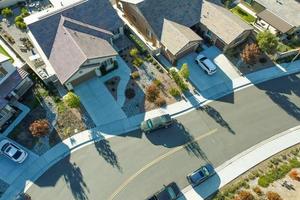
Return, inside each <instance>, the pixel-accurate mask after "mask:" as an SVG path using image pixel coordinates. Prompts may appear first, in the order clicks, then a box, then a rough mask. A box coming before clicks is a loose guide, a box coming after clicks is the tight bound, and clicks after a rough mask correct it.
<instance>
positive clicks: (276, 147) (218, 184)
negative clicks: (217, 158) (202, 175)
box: [179, 126, 300, 200]
mask: <svg viewBox="0 0 300 200" xmlns="http://www.w3.org/2000/svg"><path fill="white" fill-rule="evenodd" d="M298 143H300V126H297V127H294V128H291V129H289V130H287V131H285V132H283V133H280V134H278V135H275V136H274V137H272V138H269V139H268V140H265V141H263V142H261V143H259V144H257V145H255V146H253V147H251V148H250V149H248V150H246V151H244V152H242V153H241V154H238V155H237V156H235V157H233V158H232V159H231V160H228V161H227V162H225V163H224V164H223V165H221V166H220V167H218V168H217V169H216V175H214V176H213V177H211V178H210V179H208V180H207V181H205V182H204V183H203V184H201V185H199V186H197V187H196V188H192V187H191V186H188V187H187V188H185V189H183V190H182V193H183V196H182V197H180V198H179V200H184V199H187V200H203V199H205V198H207V197H209V196H211V195H212V194H214V193H215V192H216V191H217V190H218V189H220V188H222V187H223V186H225V185H226V184H228V183H230V182H231V181H232V180H234V179H235V178H237V177H238V176H240V175H242V174H243V173H245V172H246V171H248V170H249V169H251V168H253V167H254V166H256V165H257V164H259V163H261V162H262V161H264V160H266V159H268V158H270V157H271V156H273V155H275V154H277V153H279V152H281V151H283V150H285V149H287V148H289V147H291V146H294V145H296V144H298Z"/></svg>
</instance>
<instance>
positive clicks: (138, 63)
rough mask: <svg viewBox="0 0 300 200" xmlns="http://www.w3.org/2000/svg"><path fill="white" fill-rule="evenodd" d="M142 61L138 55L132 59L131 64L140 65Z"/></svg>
mask: <svg viewBox="0 0 300 200" xmlns="http://www.w3.org/2000/svg"><path fill="white" fill-rule="evenodd" d="M143 63H144V61H143V59H141V58H140V57H136V58H135V59H134V60H133V61H132V64H133V65H134V66H136V67H140V66H141V65H142V64H143Z"/></svg>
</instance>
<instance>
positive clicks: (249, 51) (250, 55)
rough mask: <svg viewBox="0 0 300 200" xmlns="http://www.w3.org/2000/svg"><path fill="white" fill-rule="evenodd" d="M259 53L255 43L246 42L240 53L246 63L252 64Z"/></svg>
mask: <svg viewBox="0 0 300 200" xmlns="http://www.w3.org/2000/svg"><path fill="white" fill-rule="evenodd" d="M260 54H261V52H260V50H259V47H258V46H257V44H255V43H252V44H247V45H246V46H245V48H244V49H243V51H242V53H241V54H240V55H241V58H242V60H243V61H244V62H245V63H247V64H251V65H252V64H254V63H255V61H256V60H257V58H258V56H259V55H260Z"/></svg>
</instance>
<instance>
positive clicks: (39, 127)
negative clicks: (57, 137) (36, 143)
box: [29, 119, 50, 137]
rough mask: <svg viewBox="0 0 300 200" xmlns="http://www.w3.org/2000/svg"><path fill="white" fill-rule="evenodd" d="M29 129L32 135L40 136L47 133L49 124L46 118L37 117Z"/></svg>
mask: <svg viewBox="0 0 300 200" xmlns="http://www.w3.org/2000/svg"><path fill="white" fill-rule="evenodd" d="M29 130H30V132H31V134H32V135H33V136H34V137H42V136H45V135H47V134H48V133H49V130H50V124H49V122H48V120H46V119H39V120H35V121H34V122H32V123H31V124H30V126H29Z"/></svg>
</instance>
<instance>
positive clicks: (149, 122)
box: [146, 119, 153, 128]
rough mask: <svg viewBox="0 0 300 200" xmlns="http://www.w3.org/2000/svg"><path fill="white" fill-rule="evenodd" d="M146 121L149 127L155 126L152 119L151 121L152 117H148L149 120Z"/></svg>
mask: <svg viewBox="0 0 300 200" xmlns="http://www.w3.org/2000/svg"><path fill="white" fill-rule="evenodd" d="M146 123H147V126H148V127H149V128H153V124H152V121H151V120H150V119H148V120H147V121H146Z"/></svg>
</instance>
